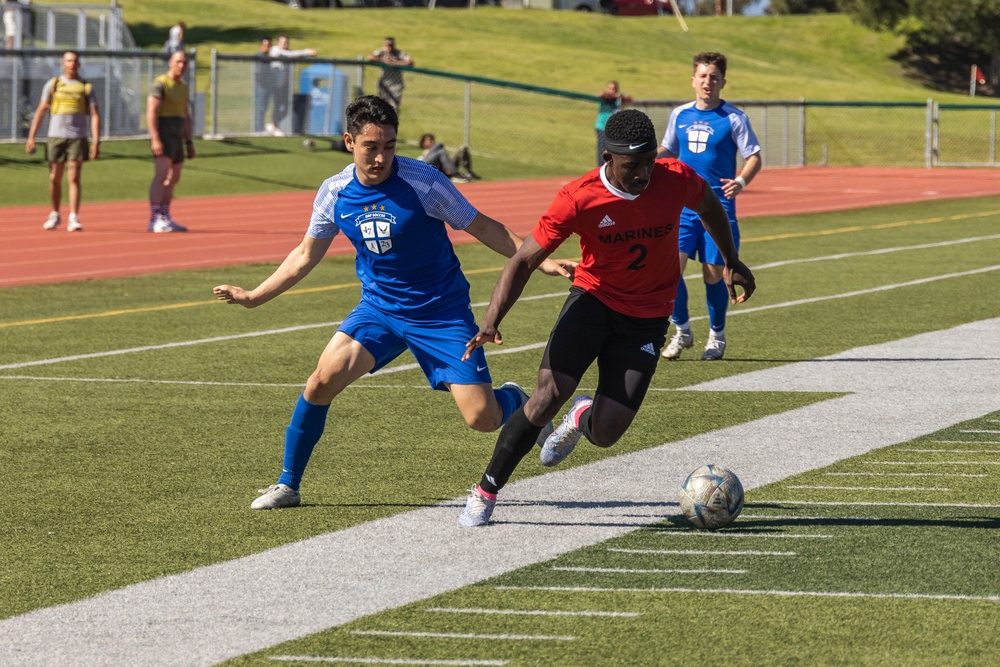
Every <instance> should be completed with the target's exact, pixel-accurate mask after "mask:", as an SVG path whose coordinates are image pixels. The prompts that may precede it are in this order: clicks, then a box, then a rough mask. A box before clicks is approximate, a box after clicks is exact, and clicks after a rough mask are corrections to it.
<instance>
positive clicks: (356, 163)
mask: <svg viewBox="0 0 1000 667" xmlns="http://www.w3.org/2000/svg"><path fill="white" fill-rule="evenodd" d="M346 116H347V131H346V132H345V133H344V143H345V145H346V147H347V149H348V150H349V151H351V152H352V153H353V155H354V160H353V163H352V164H350V165H348V166H347V167H346V168H345V169H344V170H343V171H341V172H340V173H339V174H335V175H333V176H331V177H330V178H328V179H327V180H326V181H324V183H323V185H322V186H321V187H320V189H319V192H318V193H317V195H316V199H315V202H314V204H313V212H312V217H311V219H310V221H309V229H308V231H307V232H306V235H305V237H304V238H303V240H302V243H300V244H299V246H298V247H297V248H295V249H294V250H293V251H292V252H291V253H290V254H289V255H288V257H287V258H285V260H284V261H283V262H282V264H281V266H279V267H278V268H277V269H276V270H275V271H274V273H272V274H271V276H270V277H268V278H267V279H266V280H264V282H262V283H261V284H260V285H258V286H257V287H256V288H255V289H253V290H250V291H247V290H245V289H243V288H241V287H235V286H232V285H219V286H218V287H216V288H215V289H214V290H213V291H214V293H215V295H216V298H218V299H219V300H222V301H226V302H227V303H232V304H239V305H242V306H245V307H247V308H253V307H255V306H259V305H261V304H263V303H266V302H268V301H270V300H271V299H273V298H274V297H276V296H278V295H280V294H281V293H283V292H285V291H286V290H288V289H289V288H290V287H292V286H293V285H295V284H296V283H298V282H299V281H300V280H301V279H302V278H304V277H305V276H306V275H307V274H308V273H309V272H310V271H311V270H312V269H313V268H314V267H315V266H316V265H317V264H319V262H320V260H321V259H323V256H324V255H325V254H326V251H327V249H328V248H329V247H330V243H331V242H332V241H333V238H334V237H335V236H336V235H337V234H338V233H342V234H343V235H344V236H345V237H347V238H348V239H349V240H350V241H351V243H352V244H353V245H354V247H355V250H356V251H357V257H356V260H355V266H356V270H357V274H358V278H359V279H360V280H361V302H360V303H359V304H358V306H357V307H356V308H355V309H354V310H353V311H352V312H351V313H350V315H348V316H347V318H346V319H345V320H344V321H343V322H342V323H341V325H340V328H339V329H338V330H337V332H336V333H334V335H333V338H332V339H331V341H330V343H329V344H328V345H327V347H326V349H325V350H324V351H323V353H322V355H321V356H320V358H319V362H318V364H317V366H316V370H315V371H314V372H313V374H312V375H311V376H310V377H309V380H308V381H307V383H306V386H305V389H304V391H303V392H302V395H301V396H300V397H299V400H298V403H297V404H296V406H295V410H294V412H293V413H292V418H291V422H290V423H289V425H288V428H287V430H286V432H285V453H284V467H283V470H282V472H281V476H280V477H279V478H278V482H277V483H276V484H273V485H271V486H270V487H268V488H267V489H263V490H262V491H261V494H262V495H261V496H260V497H258V498H257V499H256V500H255V501H254V502H253V503H252V504H251V505H250V507H251V509H276V508H280V507H295V506H297V505H298V504H299V503H300V502H301V500H300V495H299V484H300V482H301V480H302V474H303V472H304V471H305V468H306V464H307V463H308V461H309V457H310V456H311V454H312V451H313V448H314V447H315V445H316V443H317V442H318V441H319V438H320V436H321V435H322V434H323V429H324V427H325V425H326V418H327V412H328V411H329V408H330V403H331V402H332V401H333V399H334V397H336V396H337V395H338V394H339V393H340V392H342V391H343V390H344V389H345V388H347V386H348V385H350V384H351V383H352V382H354V381H355V380H357V379H359V378H361V377H362V376H364V375H365V374H367V373H372V372H375V371H377V370H378V369H380V368H382V367H384V366H385V365H387V364H388V363H390V362H391V361H392V360H394V359H395V358H396V357H398V356H399V355H400V354H402V353H403V352H404V351H406V350H407V349H409V350H410V351H411V352H412V353H413V356H414V357H415V358H416V360H417V363H419V364H420V367H421V369H423V371H424V374H425V375H426V376H427V380H428V382H429V383H430V385H431V387H432V388H433V389H438V390H443V391H450V392H451V394H452V396H453V397H454V399H455V403H456V404H457V406H458V409H459V412H461V413H462V416H463V417H464V418H465V421H466V423H467V424H468V425H469V426H470V427H471V428H473V429H475V430H477V431H493V430H496V429H497V428H499V427H500V426H501V425H502V424H503V423H505V422H506V421H507V419H508V417H510V415H511V414H512V413H514V412H515V411H516V410H517V409H518V408H519V407H521V405H523V404H524V403H525V402H526V401H527V400H528V395H527V394H526V393H525V392H524V390H523V389H521V388H520V387H519V386H517V385H516V384H514V383H512V382H508V383H506V384H504V385H503V386H501V387H500V388H499V389H494V388H493V387H492V380H491V378H490V374H489V370H488V368H487V365H486V356H485V355H484V354H482V353H480V354H478V355H475V356H474V357H472V358H470V359H468V361H463V360H462V357H463V355H464V354H465V343H466V341H468V340H469V338H470V337H471V336H473V335H474V334H475V333H476V332H477V331H478V327H477V326H476V321H475V317H474V316H473V314H472V310H471V299H470V297H469V283H468V281H467V280H466V278H465V276H464V274H463V273H462V270H461V267H460V265H459V261H458V257H457V256H456V255H455V251H454V248H453V247H452V244H451V241H450V240H449V239H448V231H447V228H446V224H447V225H448V226H450V227H452V228H454V229H461V230H465V231H466V232H468V233H469V234H471V235H472V236H474V237H475V238H477V239H478V240H479V241H480V242H481V243H483V245H485V246H487V247H488V248H490V249H492V250H494V251H496V252H497V253H499V254H501V255H504V256H505V257H511V256H513V254H514V253H515V252H516V250H517V249H518V248H519V247H520V245H521V239H520V238H519V237H518V236H516V235H515V234H514V233H513V232H511V231H510V230H509V229H507V227H505V226H504V225H502V224H501V223H499V222H497V221H496V220H494V219H492V218H490V217H488V216H486V215H484V214H483V213H481V212H479V211H477V210H476V208H475V207H474V206H472V204H470V203H469V201H468V200H466V198H465V197H463V196H462V195H461V193H459V192H458V190H457V189H455V186H454V185H452V183H451V182H450V181H449V180H448V178H447V177H446V176H445V175H444V174H442V173H441V172H440V171H438V170H437V169H436V168H434V167H432V166H430V165H428V164H424V163H423V162H420V161H419V160H414V159H411V158H406V157H399V156H396V154H395V152H396V132H397V130H398V128H399V120H398V117H397V116H396V112H395V110H393V108H392V107H391V106H390V105H389V103H388V102H386V101H384V100H382V99H381V98H379V97H375V96H371V95H369V96H365V97H360V98H358V99H356V100H355V101H353V102H352V103H351V104H350V105H348V107H347V111H346ZM575 265H576V264H575V262H570V261H567V260H554V261H550V262H549V263H548V264H546V265H544V266H541V267H539V268H540V270H541V271H543V272H544V273H546V274H548V275H560V276H564V277H567V278H570V277H572V275H573V269H574V268H575ZM480 352H481V351H480Z"/></svg>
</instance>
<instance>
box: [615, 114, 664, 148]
mask: <svg viewBox="0 0 1000 667" xmlns="http://www.w3.org/2000/svg"><path fill="white" fill-rule="evenodd" d="M604 139H605V146H607V149H608V150H609V151H611V152H612V153H621V152H622V151H619V150H615V146H628V145H637V144H644V143H649V148H648V149H645V150H654V149H655V148H656V128H655V127H653V121H651V120H650V119H649V116H647V115H646V114H644V113H643V112H641V111H639V110H638V109H622V110H621V111H616V112H615V113H613V114H611V118H609V119H608V124H607V125H605V126H604ZM625 152H630V151H625Z"/></svg>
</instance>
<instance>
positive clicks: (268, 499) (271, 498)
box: [250, 484, 302, 510]
mask: <svg viewBox="0 0 1000 667" xmlns="http://www.w3.org/2000/svg"><path fill="white" fill-rule="evenodd" d="M258 493H260V494H261V496H260V497H259V498H257V500H255V501H253V502H252V503H250V509H252V510H276V509H281V508H282V507H298V506H299V503H301V502H302V497H301V496H300V495H299V492H298V491H296V490H295V489H293V488H292V487H290V486H288V485H286V484H272V485H271V486H269V487H267V488H266V489H260V490H259V491H258Z"/></svg>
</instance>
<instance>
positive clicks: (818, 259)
mask: <svg viewBox="0 0 1000 667" xmlns="http://www.w3.org/2000/svg"><path fill="white" fill-rule="evenodd" d="M996 239H1000V234H994V235H992V236H977V237H974V238H965V239H957V240H954V241H941V242H938V243H921V244H919V245H911V246H899V247H895V248H880V249H878V250H866V251H864V252H845V253H840V254H837V255H827V256H825V257H807V258H804V259H786V260H783V261H781V262H771V263H770V264H761V265H760V266H753V267H750V268H751V270H753V271H760V270H761V269H773V268H776V267H779V266H788V265H790V264H805V263H810V262H826V261H829V260H834V259H849V258H851V257H865V256H870V255H885V254H888V253H892V252H902V251H904V250H928V249H930V248H944V247H947V246H952V245H960V244H962V243H977V242H979V241H994V240H996ZM698 275H701V272H700V270H699V272H698Z"/></svg>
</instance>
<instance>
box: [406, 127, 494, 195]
mask: <svg viewBox="0 0 1000 667" xmlns="http://www.w3.org/2000/svg"><path fill="white" fill-rule="evenodd" d="M420 148H422V149H423V150H424V152H423V153H421V154H420V157H419V158H417V159H419V160H420V161H421V162H426V163H427V164H429V165H431V166H434V167H437V168H438V170H439V171H441V172H442V173H443V174H444V175H445V176H447V177H448V178H450V179H451V180H453V181H456V182H458V183H468V182H469V181H471V180H473V179H478V178H480V177H479V175H478V174H476V173H475V172H474V171H472V153H470V152H469V147H468V146H462V147H460V148H459V149H458V150H457V151H455V153H454V154H453V155H448V149H447V148H445V146H444V144H443V143H442V142H440V141H436V140H435V139H434V135H433V134H425V135H424V136H422V137H420Z"/></svg>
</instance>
